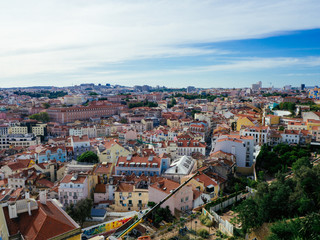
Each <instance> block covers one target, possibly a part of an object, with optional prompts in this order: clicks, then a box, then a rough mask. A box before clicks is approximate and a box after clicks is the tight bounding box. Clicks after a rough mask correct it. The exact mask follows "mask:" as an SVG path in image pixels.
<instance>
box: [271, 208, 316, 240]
mask: <svg viewBox="0 0 320 240" xmlns="http://www.w3.org/2000/svg"><path fill="white" fill-rule="evenodd" d="M270 230H271V234H270V235H269V237H268V240H281V239H288V240H297V239H319V236H320V214H318V213H312V214H310V215H307V216H306V217H304V218H297V219H293V220H290V221H280V222H277V223H275V224H273V225H272V226H271V228H270Z"/></svg>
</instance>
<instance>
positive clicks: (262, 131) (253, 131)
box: [240, 126, 270, 145]
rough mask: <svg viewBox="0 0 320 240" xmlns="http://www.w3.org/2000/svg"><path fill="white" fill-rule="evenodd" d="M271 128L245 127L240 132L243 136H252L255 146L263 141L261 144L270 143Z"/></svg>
mask: <svg viewBox="0 0 320 240" xmlns="http://www.w3.org/2000/svg"><path fill="white" fill-rule="evenodd" d="M269 132H270V128H269V127H268V126H263V127H255V126H244V127H243V128H242V129H241V130H240V135H241V136H245V137H246V136H252V137H253V142H254V145H258V144H259V143H260V141H261V144H262V145H263V144H268V143H269V141H270V137H269V135H270V134H269Z"/></svg>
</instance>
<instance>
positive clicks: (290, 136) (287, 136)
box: [281, 129, 300, 144]
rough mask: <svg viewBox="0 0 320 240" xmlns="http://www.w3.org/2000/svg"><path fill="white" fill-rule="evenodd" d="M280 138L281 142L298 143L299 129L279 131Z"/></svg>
mask: <svg viewBox="0 0 320 240" xmlns="http://www.w3.org/2000/svg"><path fill="white" fill-rule="evenodd" d="M281 138H282V142H283V143H287V144H292V143H293V144H299V142H300V131H298V130H287V129H286V130H284V131H283V132H281Z"/></svg>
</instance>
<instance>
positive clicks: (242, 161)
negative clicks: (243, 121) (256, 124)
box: [212, 135, 254, 167]
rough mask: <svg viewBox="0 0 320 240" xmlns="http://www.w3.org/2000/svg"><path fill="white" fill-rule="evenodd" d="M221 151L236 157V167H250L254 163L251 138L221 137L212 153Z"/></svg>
mask: <svg viewBox="0 0 320 240" xmlns="http://www.w3.org/2000/svg"><path fill="white" fill-rule="evenodd" d="M218 151H223V152H225V153H231V154H233V155H235V156H236V164H237V167H251V166H252V164H253V162H254V157H253V153H254V138H253V136H240V135H222V136H220V137H219V138H218V139H217V140H216V144H215V146H214V149H213V151H212V152H213V153H215V152H218Z"/></svg>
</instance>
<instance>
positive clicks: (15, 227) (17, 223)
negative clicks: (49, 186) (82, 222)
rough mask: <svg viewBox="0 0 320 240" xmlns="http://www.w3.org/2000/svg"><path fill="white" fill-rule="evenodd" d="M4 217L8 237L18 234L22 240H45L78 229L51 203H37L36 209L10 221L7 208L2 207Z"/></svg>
mask: <svg viewBox="0 0 320 240" xmlns="http://www.w3.org/2000/svg"><path fill="white" fill-rule="evenodd" d="M3 210H4V215H5V218H6V221H7V226H8V230H9V234H10V235H15V234H18V233H19V232H20V233H21V235H22V236H23V238H24V239H28V240H29V239H30V240H31V239H33V240H46V239H50V238H53V237H55V236H58V235H61V234H63V233H67V232H69V231H72V230H75V229H77V228H79V226H78V225H76V224H75V223H73V222H71V220H69V219H68V218H67V217H66V215H65V214H64V213H63V212H62V211H63V210H61V209H59V208H58V207H57V206H56V205H55V204H53V203H52V202H51V201H47V203H46V205H44V204H41V203H40V202H38V209H36V210H32V211H31V216H29V214H28V212H25V213H21V214H19V216H18V218H13V219H10V217H9V212H8V207H4V208H3Z"/></svg>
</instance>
